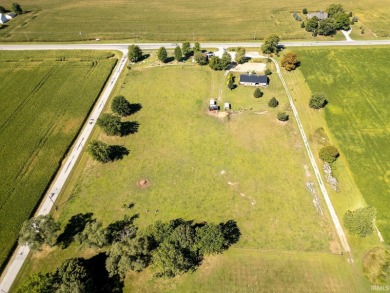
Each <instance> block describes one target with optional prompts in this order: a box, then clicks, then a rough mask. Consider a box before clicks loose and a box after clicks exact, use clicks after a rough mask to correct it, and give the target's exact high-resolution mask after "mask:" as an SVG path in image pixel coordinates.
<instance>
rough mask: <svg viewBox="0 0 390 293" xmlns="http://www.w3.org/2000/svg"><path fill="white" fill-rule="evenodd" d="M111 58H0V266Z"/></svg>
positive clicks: (35, 55)
mask: <svg viewBox="0 0 390 293" xmlns="http://www.w3.org/2000/svg"><path fill="white" fill-rule="evenodd" d="M113 55H114V54H113V53H110V52H104V53H102V52H98V53H95V52H85V51H74V52H65V51H62V52H61V51H58V52H31V51H30V52H6V51H2V52H1V53H0V78H1V83H0V92H1V93H2V94H1V96H0V104H1V107H0V166H1V172H0V182H1V185H0V264H2V265H3V264H4V260H5V259H6V257H7V255H8V253H9V251H10V249H11V248H12V246H13V245H14V243H15V241H16V239H17V235H18V231H19V229H20V226H21V224H22V222H23V221H24V220H26V219H27V218H28V217H29V216H30V215H31V213H32V212H33V210H34V208H35V207H36V205H37V204H38V202H39V200H40V198H41V196H42V193H43V192H44V191H45V189H46V188H47V186H48V184H49V183H50V180H51V178H52V176H53V175H54V173H55V171H56V170H57V168H58V167H59V166H60V164H61V160H62V158H63V156H64V154H65V152H66V151H67V149H68V147H69V146H70V144H71V142H72V141H73V139H74V138H75V136H76V134H77V133H78V131H79V129H80V127H81V125H82V122H83V121H84V119H86V115H87V113H88V112H89V110H90V109H91V107H92V105H93V104H94V101H95V100H96V98H97V97H98V95H99V93H100V90H101V89H102V86H103V85H104V83H105V80H106V79H107V78H108V76H109V74H110V73H111V70H112V68H113V67H114V66H115V64H116V59H115V58H110V57H112V56H113Z"/></svg>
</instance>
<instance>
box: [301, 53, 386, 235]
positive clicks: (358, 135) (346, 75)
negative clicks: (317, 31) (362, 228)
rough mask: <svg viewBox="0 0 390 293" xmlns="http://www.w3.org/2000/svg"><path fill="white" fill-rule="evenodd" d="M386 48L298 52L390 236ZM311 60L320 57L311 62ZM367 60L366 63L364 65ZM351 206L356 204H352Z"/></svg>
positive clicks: (334, 133) (334, 131) (344, 151)
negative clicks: (325, 100)
mask: <svg viewBox="0 0 390 293" xmlns="http://www.w3.org/2000/svg"><path fill="white" fill-rule="evenodd" d="M389 52H390V51H389V49H388V48H369V49H316V50H299V51H298V54H299V56H300V60H301V61H302V66H301V71H302V72H303V74H304V76H305V78H306V82H307V83H308V85H309V86H310V89H311V90H312V92H317V91H319V92H325V93H326V94H327V96H328V100H329V105H327V106H326V108H325V111H324V114H325V119H326V121H327V124H328V126H329V129H330V131H331V133H332V136H333V137H334V138H335V143H336V145H337V146H338V147H339V148H340V150H341V157H342V160H345V161H346V162H347V164H348V166H349V168H350V170H351V171H352V174H353V178H354V181H355V182H356V184H357V186H358V188H359V190H360V192H361V193H362V195H363V197H364V199H365V201H366V203H367V204H368V205H373V206H375V207H376V208H377V211H378V215H377V225H378V228H379V229H380V231H381V232H382V235H383V236H384V238H385V240H386V241H387V242H388V241H389V240H390V214H389V212H388V207H389V206H390V164H389V160H388V158H389V156H390V151H389V148H388V147H387V146H388V145H390V140H389V136H388V132H389V127H390V119H389V117H390V116H389V112H390V107H389V106H388V103H387V98H388V96H389V94H390V87H389V83H388V81H387V79H386V76H388V75H389V74H390V69H389V68H390V63H389V61H388V58H387V57H388V55H389ZM311 60H317V61H316V63H315V64H314V63H312V62H311ZM363 64H366V66H364V68H363V67H362V66H363ZM351 204H352V205H351V206H350V208H351V209H354V208H356V206H355V204H354V203H351Z"/></svg>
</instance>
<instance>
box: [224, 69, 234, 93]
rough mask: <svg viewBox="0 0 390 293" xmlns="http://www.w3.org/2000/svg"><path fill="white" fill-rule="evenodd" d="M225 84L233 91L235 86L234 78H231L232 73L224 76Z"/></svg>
mask: <svg viewBox="0 0 390 293" xmlns="http://www.w3.org/2000/svg"><path fill="white" fill-rule="evenodd" d="M226 84H227V87H228V88H229V89H230V90H232V89H234V88H235V87H236V86H235V84H234V76H233V73H231V72H229V74H228V75H227V76H226Z"/></svg>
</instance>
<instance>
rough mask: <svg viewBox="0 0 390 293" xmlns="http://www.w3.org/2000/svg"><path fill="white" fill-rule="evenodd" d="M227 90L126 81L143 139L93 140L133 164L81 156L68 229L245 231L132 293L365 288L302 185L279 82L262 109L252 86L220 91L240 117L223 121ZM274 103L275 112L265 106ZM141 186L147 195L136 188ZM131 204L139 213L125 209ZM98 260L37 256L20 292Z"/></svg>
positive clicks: (177, 74) (170, 75) (198, 73)
mask: <svg viewBox="0 0 390 293" xmlns="http://www.w3.org/2000/svg"><path fill="white" fill-rule="evenodd" d="M221 81H223V77H222V73H221V72H214V71H211V70H210V69H209V68H201V67H198V66H188V65H183V66H165V67H164V68H151V69H146V70H142V71H138V70H135V69H132V70H131V71H130V72H128V73H127V76H126V77H125V79H124V80H123V84H122V86H121V89H120V90H119V91H118V94H123V95H124V96H126V97H127V98H128V99H129V100H130V101H131V103H139V104H140V105H141V106H142V108H141V110H140V111H138V112H137V113H135V114H133V115H132V116H130V117H128V118H126V119H125V120H128V121H134V122H135V121H136V122H138V123H139V131H138V132H137V133H135V134H132V135H130V136H127V137H122V138H113V137H107V136H105V135H104V134H102V133H101V132H100V131H99V130H98V131H97V132H96V133H95V137H98V138H99V139H101V140H103V141H105V142H107V143H112V144H119V145H124V146H125V147H126V148H128V149H129V151H130V154H129V155H128V156H127V157H125V158H124V159H123V160H121V161H117V162H114V163H108V164H99V163H96V162H94V161H92V160H91V159H90V157H89V156H88V155H87V154H85V155H83V158H82V159H81V164H80V165H79V168H78V170H76V173H75V175H74V176H73V177H72V178H71V180H70V182H69V184H68V185H67V188H66V190H65V191H64V194H63V195H62V196H61V198H60V199H59V201H58V204H59V207H60V208H59V210H58V211H56V212H54V215H55V217H58V219H59V220H60V222H62V226H65V224H66V223H67V222H68V220H69V218H70V217H71V216H73V215H75V214H78V213H89V212H92V213H93V214H94V217H95V218H97V219H99V220H102V221H103V223H104V225H107V224H109V223H111V222H113V221H115V220H118V219H121V218H123V216H124V215H125V214H128V215H133V214H139V218H138V219H137V220H136V224H137V225H138V226H139V227H140V228H141V229H142V228H143V227H145V226H147V225H149V224H151V223H153V222H155V221H156V220H163V221H169V220H172V219H175V218H183V219H185V220H194V222H202V221H208V222H216V223H219V222H224V221H227V220H230V219H232V220H236V221H237V224H238V226H239V227H240V229H241V233H242V236H241V239H240V241H239V242H238V243H237V244H235V245H234V246H233V247H232V248H231V249H230V250H229V251H227V252H225V253H224V254H223V255H219V256H215V257H208V258H206V259H205V260H204V262H203V264H202V265H201V266H200V268H199V269H198V270H197V271H196V272H195V273H189V274H185V275H184V276H180V277H177V278H175V279H169V280H165V279H156V278H152V276H151V273H150V271H149V270H148V269H147V270H146V271H145V272H143V273H141V274H139V273H129V275H128V276H127V278H126V282H125V288H124V292H171V291H173V292H214V291H215V292H261V291H262V290H263V289H264V290H263V291H264V292H270V291H272V290H274V291H275V292H277V291H280V290H282V291H285V290H289V289H296V290H299V291H303V292H305V291H306V292H313V290H314V291H315V292H329V291H332V292H345V290H346V288H353V289H354V290H353V291H354V292H359V291H360V290H361V289H362V288H364V287H365V286H366V283H365V282H364V281H363V280H362V278H361V274H360V272H359V271H357V272H354V271H353V268H352V267H351V266H350V265H349V264H348V263H347V262H346V259H345V258H344V257H343V256H340V255H333V254H331V253H330V250H329V245H330V243H329V242H330V241H331V239H332V234H333V233H332V231H333V227H332V224H331V222H330V220H329V218H328V217H327V215H325V216H320V214H318V213H317V211H316V210H315V208H314V206H313V204H312V196H311V195H310V193H309V192H308V191H307V190H306V188H305V186H304V184H305V182H306V181H307V180H308V179H307V177H306V174H305V170H304V165H305V164H308V160H307V158H306V155H305V152H304V149H303V148H302V146H301V145H300V137H299V133H298V131H297V128H296V126H295V124H294V122H293V121H290V122H288V123H280V122H278V121H277V119H276V113H277V111H279V110H287V111H288V101H287V98H286V97H285V94H284V92H283V88H282V86H281V85H280V82H279V80H278V78H277V76H276V75H272V76H271V84H270V86H269V88H268V89H267V90H265V95H264V97H263V98H261V99H255V98H253V96H252V93H253V90H254V89H253V88H252V87H246V88H245V87H239V88H237V89H235V90H234V91H228V90H226V89H225V87H226V86H225V82H223V89H224V90H223V99H222V100H221V101H220V104H221V103H222V102H223V101H229V102H231V103H232V107H233V110H235V111H238V110H239V109H240V108H241V109H243V110H241V111H238V112H237V113H236V114H235V115H231V116H230V119H227V118H225V120H221V119H219V118H216V117H213V116H210V115H208V111H207V106H208V100H209V99H210V98H213V97H214V98H215V97H216V96H217V93H218V91H219V86H220V84H221ZM272 96H276V97H277V98H278V100H279V101H280V107H279V108H278V109H271V108H269V107H268V106H267V102H268V100H269V98H271V97H272ZM245 109H246V110H245ZM250 109H251V110H250ZM140 178H147V179H148V180H150V182H151V186H150V187H148V188H145V189H140V188H138V187H137V186H136V182H137V180H139V179H140ZM131 202H132V203H134V204H135V205H134V207H133V208H132V209H128V208H126V207H124V204H125V205H126V206H127V205H128V204H129V203H131ZM335 245H336V246H337V244H335ZM268 250H270V251H268ZM336 250H337V248H336ZM95 253H96V252H95ZM93 254H94V252H93V250H91V249H85V248H83V247H79V246H78V244H76V243H74V244H72V245H71V246H70V247H68V248H67V249H64V250H62V249H60V248H55V249H50V250H46V251H44V252H42V253H38V254H34V255H32V256H31V257H30V258H29V262H28V263H27V264H26V266H25V267H24V268H23V274H22V276H21V277H20V282H23V279H25V278H26V276H28V275H30V274H32V273H34V272H37V271H43V272H44V271H53V270H54V269H55V268H56V267H58V266H59V265H60V264H61V263H62V262H63V261H64V260H65V259H68V258H70V257H75V256H76V255H79V256H84V257H91V256H92V255H93Z"/></svg>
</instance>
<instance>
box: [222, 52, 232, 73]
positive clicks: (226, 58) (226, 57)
mask: <svg viewBox="0 0 390 293" xmlns="http://www.w3.org/2000/svg"><path fill="white" fill-rule="evenodd" d="M231 63H232V57H231V56H230V54H229V53H228V52H225V53H223V54H222V58H221V67H222V69H223V70H226V69H228V68H229V66H230V64H231Z"/></svg>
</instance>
